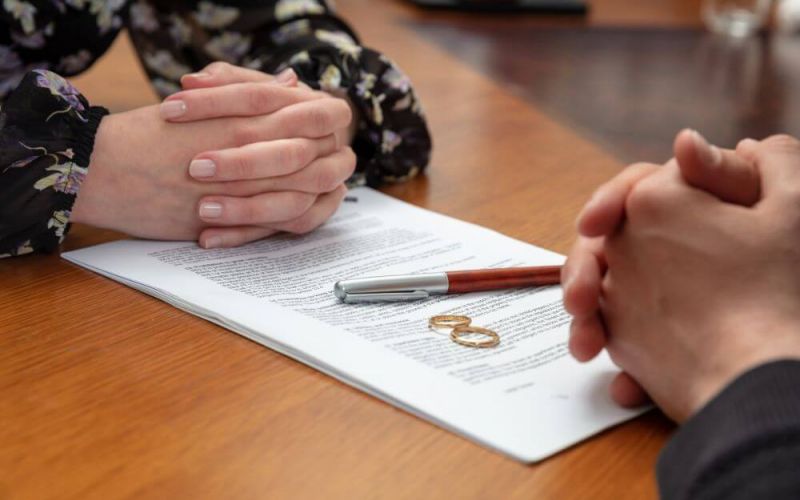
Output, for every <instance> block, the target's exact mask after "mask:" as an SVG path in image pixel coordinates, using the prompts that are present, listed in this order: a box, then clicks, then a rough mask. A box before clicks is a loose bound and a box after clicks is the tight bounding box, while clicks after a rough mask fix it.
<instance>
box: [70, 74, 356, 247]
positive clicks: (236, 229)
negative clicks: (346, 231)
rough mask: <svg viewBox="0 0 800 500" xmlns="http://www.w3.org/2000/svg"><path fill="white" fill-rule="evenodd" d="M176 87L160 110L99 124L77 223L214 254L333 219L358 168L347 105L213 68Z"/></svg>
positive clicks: (286, 83) (279, 80)
mask: <svg viewBox="0 0 800 500" xmlns="http://www.w3.org/2000/svg"><path fill="white" fill-rule="evenodd" d="M181 83H182V86H183V90H182V91H181V92H178V93H176V94H173V95H171V96H169V97H168V98H167V99H166V100H165V101H164V102H163V103H161V105H154V106H147V107H143V108H138V109H135V110H132V111H128V112H124V113H116V114H112V115H109V116H107V117H105V118H104V119H103V120H102V122H101V123H100V127H99V129H98V132H97V136H96V139H95V147H94V151H93V153H92V158H91V163H90V167H89V172H88V175H87V177H86V180H85V181H84V183H83V185H82V187H81V191H80V193H79V196H78V198H77V200H76V202H75V205H74V207H73V211H72V217H71V220H72V222H81V223H87V224H91V225H94V226H99V227H104V228H108V229H114V230H117V231H122V232H125V233H128V234H131V235H134V236H139V237H143V238H152V239H172V240H184V239H192V240H197V241H198V242H199V244H200V245H201V246H202V247H204V248H217V247H231V246H237V245H241V244H243V243H246V242H248V241H253V240H257V239H260V238H264V237H266V236H268V235H270V234H273V233H276V232H279V231H287V232H292V233H305V232H308V231H311V230H312V229H314V228H315V227H317V226H319V225H320V224H322V223H323V222H324V221H325V220H326V219H328V218H329V217H330V216H331V214H333V212H334V211H335V210H336V208H337V207H338V206H339V204H340V203H341V201H342V199H343V197H344V195H345V192H346V189H345V187H344V182H345V181H346V180H347V179H348V178H349V177H350V176H351V175H352V173H353V171H354V169H355V165H356V157H355V154H354V153H353V151H352V149H351V148H350V147H349V146H350V143H351V140H352V136H353V132H354V131H353V123H354V120H353V112H352V110H351V107H350V105H349V104H348V102H347V101H346V100H345V99H342V98H338V97H335V96H332V95H330V94H327V93H325V92H321V91H315V90H312V89H310V88H309V87H307V86H306V85H304V84H303V83H301V82H298V78H297V75H296V74H295V73H294V72H293V71H292V70H287V71H284V72H282V73H280V74H279V75H277V76H275V77H273V76H271V75H267V74H265V73H262V72H260V71H255V70H250V69H245V68H240V67H236V66H232V65H230V64H226V63H219V62H218V63H213V64H211V65H209V66H207V67H206V68H204V69H203V70H202V71H200V72H198V73H193V74H190V75H185V76H184V77H183V78H182V80H181Z"/></svg>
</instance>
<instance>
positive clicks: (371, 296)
mask: <svg viewBox="0 0 800 500" xmlns="http://www.w3.org/2000/svg"><path fill="white" fill-rule="evenodd" d="M428 297H430V294H429V293H428V292H426V291H425V290H409V291H402V292H364V293H346V294H345V295H344V297H343V298H342V301H343V302H346V303H348V304H356V303H362V302H410V301H412V300H422V299H427V298H428Z"/></svg>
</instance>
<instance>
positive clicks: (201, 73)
mask: <svg viewBox="0 0 800 500" xmlns="http://www.w3.org/2000/svg"><path fill="white" fill-rule="evenodd" d="M183 76H184V78H185V77H190V78H199V79H201V80H202V79H203V78H208V77H209V76H211V73H206V72H205V71H198V72H197V73H187V74H185V75H183Z"/></svg>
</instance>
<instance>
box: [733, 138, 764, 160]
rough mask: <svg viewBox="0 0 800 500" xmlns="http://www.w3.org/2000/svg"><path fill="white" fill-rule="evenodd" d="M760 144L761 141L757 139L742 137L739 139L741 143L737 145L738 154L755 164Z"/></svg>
mask: <svg viewBox="0 0 800 500" xmlns="http://www.w3.org/2000/svg"><path fill="white" fill-rule="evenodd" d="M759 144H761V143H760V142H759V141H757V140H755V139H750V138H748V139H742V140H741V141H739V144H737V145H736V154H737V155H739V156H741V157H742V158H744V160H745V161H749V162H750V163H752V164H754V165H755V163H756V149H758V145H759Z"/></svg>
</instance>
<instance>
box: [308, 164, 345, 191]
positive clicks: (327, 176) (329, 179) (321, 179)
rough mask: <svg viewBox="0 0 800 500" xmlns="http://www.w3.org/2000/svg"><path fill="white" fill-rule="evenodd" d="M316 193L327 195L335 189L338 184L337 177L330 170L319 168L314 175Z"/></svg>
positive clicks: (334, 172)
mask: <svg viewBox="0 0 800 500" xmlns="http://www.w3.org/2000/svg"><path fill="white" fill-rule="evenodd" d="M314 177H315V182H314V185H315V187H316V191H317V192H318V193H328V192H330V191H333V190H334V189H336V186H337V185H338V184H339V176H338V175H336V171H335V170H333V169H332V168H320V169H319V170H318V171H317V172H316V173H315V175H314Z"/></svg>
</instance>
